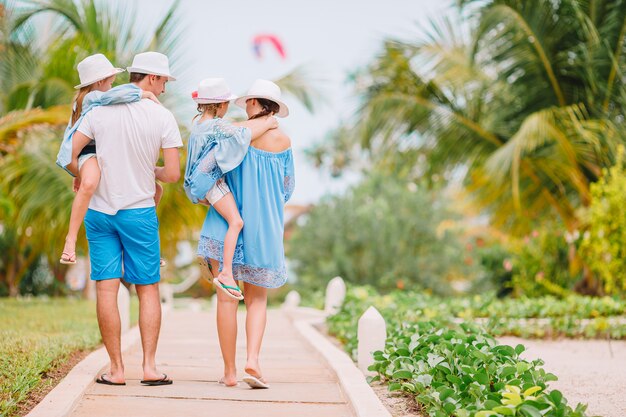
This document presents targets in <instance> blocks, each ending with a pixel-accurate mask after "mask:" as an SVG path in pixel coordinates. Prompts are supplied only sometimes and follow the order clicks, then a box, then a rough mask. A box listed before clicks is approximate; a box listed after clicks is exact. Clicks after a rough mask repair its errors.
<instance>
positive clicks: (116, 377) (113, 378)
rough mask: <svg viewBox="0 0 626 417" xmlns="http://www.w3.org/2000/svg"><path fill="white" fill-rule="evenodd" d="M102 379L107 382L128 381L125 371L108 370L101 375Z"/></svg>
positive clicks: (120, 382) (118, 382)
mask: <svg viewBox="0 0 626 417" xmlns="http://www.w3.org/2000/svg"><path fill="white" fill-rule="evenodd" d="M100 379H102V380H103V381H106V382H112V383H114V384H123V383H125V382H126V378H124V372H111V371H109V372H107V373H104V374H102V375H100Z"/></svg>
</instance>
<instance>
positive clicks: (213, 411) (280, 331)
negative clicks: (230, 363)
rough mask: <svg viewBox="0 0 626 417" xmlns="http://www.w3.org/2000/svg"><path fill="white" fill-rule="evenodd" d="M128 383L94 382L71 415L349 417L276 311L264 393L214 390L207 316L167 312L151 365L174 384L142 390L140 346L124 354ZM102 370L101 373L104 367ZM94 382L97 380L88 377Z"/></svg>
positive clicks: (217, 369) (214, 352)
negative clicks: (266, 387)
mask: <svg viewBox="0 0 626 417" xmlns="http://www.w3.org/2000/svg"><path fill="white" fill-rule="evenodd" d="M243 330H244V316H243V315H241V313H240V317H239V339H238V346H239V348H238V352H237V356H238V360H237V366H238V368H239V376H238V377H239V380H240V381H241V378H242V377H243V376H244V373H243V367H244V365H245V334H244V332H243ZM124 360H125V366H126V378H127V381H126V383H127V385H126V386H124V387H113V386H106V385H100V384H95V383H94V384H93V385H92V386H91V387H89V388H88V389H87V391H86V393H85V395H84V396H83V398H82V399H81V400H80V402H79V403H78V405H77V407H76V408H75V409H74V412H73V413H72V414H71V416H74V417H111V416H119V415H128V416H133V417H178V416H194V417H195V416H228V417H250V416H255V417H265V416H267V417H282V416H290V417H292V416H299V417H307V416H311V417H313V416H315V417H317V416H325V417H339V416H341V417H348V416H354V413H353V411H352V409H351V406H350V404H349V403H348V402H347V401H346V399H345V396H344V394H343V393H342V391H341V388H340V386H339V384H338V382H337V378H336V376H335V374H334V372H333V371H332V370H330V369H329V368H328V366H327V364H326V363H325V362H324V360H323V359H322V358H321V357H320V356H319V354H318V353H316V351H315V350H313V349H312V348H311V347H310V346H309V345H308V344H307V342H306V341H304V340H303V339H302V338H301V336H299V334H298V333H297V332H296V330H295V329H294V328H293V326H292V324H291V322H290V321H289V320H288V319H287V318H286V317H285V316H284V314H283V313H282V312H281V311H279V310H270V312H269V317H268V328H267V331H266V334H265V340H264V343H263V351H262V352H261V366H262V369H263V372H264V377H265V378H266V379H267V380H268V382H269V383H270V384H271V388H270V389H268V390H252V389H250V388H248V386H247V385H246V384H245V383H243V382H240V385H239V387H236V388H226V387H223V386H221V385H218V384H217V381H218V379H219V378H220V377H221V375H222V360H221V355H220V351H219V344H218V340H217V334H216V330H215V316H214V314H212V313H210V312H192V311H180V310H173V311H171V312H169V313H168V314H167V315H165V316H164V320H163V326H162V330H161V338H160V343H159V350H158V352H157V364H158V366H159V369H160V370H161V371H163V372H165V373H167V374H168V376H170V377H171V378H172V379H174V384H173V385H170V386H163V387H147V386H142V385H140V384H139V380H140V379H141V346H140V344H139V343H137V344H136V345H134V346H133V347H132V348H131V349H130V350H129V351H128V352H126V353H125V354H124ZM103 371H106V369H104V370H103ZM94 376H95V375H94Z"/></svg>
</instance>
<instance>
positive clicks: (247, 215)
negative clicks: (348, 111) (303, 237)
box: [198, 146, 295, 288]
mask: <svg viewBox="0 0 626 417" xmlns="http://www.w3.org/2000/svg"><path fill="white" fill-rule="evenodd" d="M226 182H227V183H228V185H229V186H230V189H231V191H232V193H233V196H234V198H235V201H236V202H237V206H238V208H239V212H240V213H241V217H242V219H243V223H244V225H243V230H242V232H241V233H240V234H239V240H238V242H237V246H236V248H235V256H234V258H233V275H234V278H235V279H236V280H242V281H244V282H248V283H250V284H253V285H258V286H261V287H265V288H278V287H280V286H282V285H283V284H285V282H286V281H287V271H286V268H285V251H284V246H283V235H284V230H285V229H284V206H285V203H286V202H287V201H288V200H289V198H290V197H291V194H292V193H293V190H294V185H295V178H294V164H293V155H292V152H291V149H287V150H285V151H283V152H279V153H272V152H266V151H262V150H260V149H256V148H254V147H252V146H251V147H250V148H249V150H248V153H247V154H246V156H245V158H244V159H243V161H242V162H241V164H240V165H239V166H238V167H236V168H235V169H233V170H232V171H231V172H229V173H228V174H226ZM227 229H228V224H227V223H226V221H225V220H224V219H223V218H222V216H220V215H219V213H217V211H215V210H214V209H210V210H209V212H208V213H207V216H206V219H205V221H204V225H203V226H202V231H201V232H200V241H199V245H198V254H199V255H200V256H203V257H205V258H210V259H216V260H218V261H220V264H221V262H222V255H223V253H224V236H225V234H226V230H227ZM220 267H221V266H220Z"/></svg>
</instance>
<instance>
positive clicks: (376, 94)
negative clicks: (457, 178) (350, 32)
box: [318, 0, 626, 233]
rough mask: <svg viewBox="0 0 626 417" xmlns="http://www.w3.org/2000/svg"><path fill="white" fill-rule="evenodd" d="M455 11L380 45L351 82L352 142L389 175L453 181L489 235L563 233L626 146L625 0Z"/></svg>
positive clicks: (469, 6) (506, 1)
mask: <svg viewBox="0 0 626 417" xmlns="http://www.w3.org/2000/svg"><path fill="white" fill-rule="evenodd" d="M459 11H460V13H459V19H458V20H455V19H444V20H443V22H442V23H439V24H434V25H433V29H432V30H431V33H430V34H429V35H428V36H427V38H426V39H425V40H424V41H420V42H394V41H388V42H387V43H386V44H385V48H384V51H383V53H382V54H381V55H380V56H379V57H378V58H377V59H376V60H375V61H374V62H373V63H372V64H371V65H370V66H369V67H368V68H367V69H366V71H364V72H363V73H361V74H358V81H359V84H361V85H365V88H363V90H361V92H362V96H363V105H362V108H361V109H360V111H359V112H358V114H357V116H356V120H358V123H357V122H354V123H353V126H348V129H347V131H348V132H351V141H352V143H353V144H356V145H357V147H358V148H359V149H361V150H364V151H366V152H369V154H370V157H371V159H372V161H373V164H375V165H376V164H381V163H388V162H389V155H390V152H391V154H395V155H399V157H396V158H395V159H394V162H395V165H396V167H397V166H400V167H402V166H406V165H407V164H408V165H409V167H411V169H414V167H415V165H416V163H417V161H421V162H420V166H419V167H418V168H419V171H418V172H419V173H421V174H424V173H427V174H430V175H439V176H441V175H452V174H455V175H459V173H465V174H464V183H465V186H466V187H467V189H468V190H469V191H470V192H471V193H470V195H471V196H472V197H473V198H474V200H475V201H476V203H478V204H479V206H480V207H482V208H483V209H484V210H486V211H487V212H488V213H490V214H491V218H492V222H493V223H494V225H496V226H499V227H501V228H505V229H509V230H511V231H513V232H517V233H525V232H526V231H527V230H528V229H529V228H530V227H531V225H532V224H533V223H536V222H537V221H538V220H540V219H549V218H553V219H558V221H560V222H562V224H563V225H564V227H565V228H566V229H568V230H569V231H572V230H575V229H576V228H578V227H579V226H580V219H579V214H578V208H579V207H584V206H587V205H588V204H589V202H590V192H589V185H590V183H592V182H594V181H596V180H597V179H598V177H599V175H600V174H601V171H602V168H604V167H607V166H610V165H612V164H613V163H614V160H615V155H616V149H617V145H618V144H620V143H623V141H624V138H625V137H626V136H625V135H624V130H623V128H622V126H621V125H622V124H623V120H624V115H625V110H626V101H624V98H625V97H626V96H625V95H624V91H623V90H624V88H623V87H624V85H623V84H624V73H623V69H624V68H625V64H626V56H625V55H626V54H625V53H624V52H626V45H625V42H624V41H625V40H626V2H623V1H620V0H605V1H594V2H588V1H582V0H563V1H559V2H549V1H543V0H526V1H523V2H520V1H514V0H487V1H483V0H480V1H479V0H465V1H459ZM464 18H468V19H469V20H468V21H466V22H463V19H464ZM344 131H345V129H344ZM339 143H340V145H341V148H340V152H343V153H344V154H345V138H344V139H343V141H342V142H339ZM325 146H330V147H331V148H332V147H333V146H334V145H333V143H332V142H331V144H330V145H328V144H326V145H325ZM342 149H343V150H342ZM318 154H319V151H318Z"/></svg>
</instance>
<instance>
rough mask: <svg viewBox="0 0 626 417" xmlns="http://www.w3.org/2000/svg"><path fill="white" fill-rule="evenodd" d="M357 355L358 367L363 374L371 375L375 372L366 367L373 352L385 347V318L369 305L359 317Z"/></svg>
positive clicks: (370, 362) (370, 361) (372, 360)
mask: <svg viewBox="0 0 626 417" xmlns="http://www.w3.org/2000/svg"><path fill="white" fill-rule="evenodd" d="M357 338H358V347H357V356H358V364H359V369H360V370H361V372H363V373H364V374H365V375H373V374H375V372H372V371H368V370H367V368H368V367H369V366H370V365H372V364H373V363H374V357H373V355H372V353H373V352H375V351H377V350H383V349H384V348H385V340H387V325H386V324H385V319H384V318H383V316H381V315H380V313H379V312H378V310H376V308H374V307H372V306H370V308H368V309H367V310H366V311H365V313H363V315H362V316H361V318H360V319H359V324H358V330H357Z"/></svg>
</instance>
